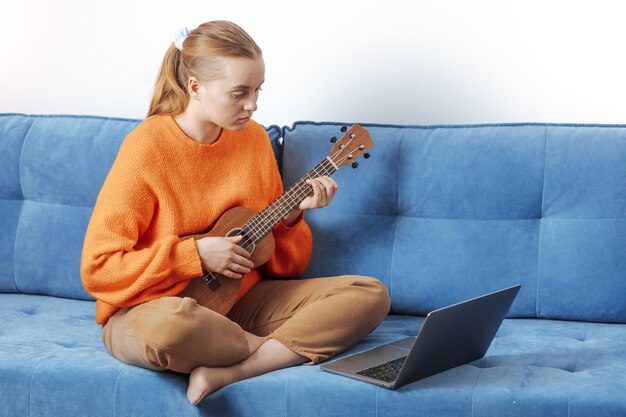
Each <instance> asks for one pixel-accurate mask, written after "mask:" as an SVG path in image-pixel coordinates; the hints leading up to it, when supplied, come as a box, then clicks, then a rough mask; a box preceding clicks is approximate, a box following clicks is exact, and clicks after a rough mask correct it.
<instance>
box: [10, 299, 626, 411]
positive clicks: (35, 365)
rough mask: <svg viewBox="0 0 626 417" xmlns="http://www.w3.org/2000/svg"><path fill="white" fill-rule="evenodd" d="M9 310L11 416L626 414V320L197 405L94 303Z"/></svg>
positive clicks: (411, 330) (563, 326)
mask: <svg viewBox="0 0 626 417" xmlns="http://www.w3.org/2000/svg"><path fill="white" fill-rule="evenodd" d="M0 317H2V321H0V404H2V407H0V416H3V417H4V416H6V417H8V416H16V417H17V416H20V417H21V416H25V415H30V416H32V417H36V416H70V415H80V416H85V417H88V416H99V417H100V416H108V415H135V416H168V415H170V416H171V415H176V416H197V415H201V416H210V415H219V416H254V417H260V416H272V417H273V416H276V415H299V416H319V415H326V416H330V415H337V416H339V415H354V412H355V410H358V414H359V415H364V416H368V415H371V416H376V415H385V416H387V415H389V416H394V415H397V416H404V415H409V414H411V413H416V412H418V411H419V415H423V416H447V415H450V416H452V415H454V416H503V415H524V416H545V415H555V416H560V415H563V416H567V415H569V416H591V415H594V416H596V415H602V416H616V417H617V416H623V415H625V414H626V399H625V398H624V396H623V395H622V394H623V392H626V379H625V378H624V376H623V375H624V374H625V373H626V325H619V324H601V323H583V322H567V321H551V320H537V319H507V320H505V321H504V323H503V325H502V327H501V328H500V330H499V332H498V334H497V335H496V338H495V339H494V341H493V343H492V345H491V347H490V348H489V351H488V352H487V355H486V356H485V357H484V358H483V359H480V360H478V361H475V362H473V363H471V364H469V365H464V366H461V367H458V368H455V369H452V370H449V371H447V372H444V373H441V374H438V375H435V376H433V377H431V378H427V379H424V380H422V381H417V382H415V383H412V384H409V385H406V386H404V387H402V388H401V389H399V390H397V391H390V390H387V389H384V388H380V387H376V386H374V385H370V384H366V383H363V382H360V381H355V380H352V379H349V378H344V377H341V376H337V375H334V374H330V373H326V372H324V371H322V370H321V369H320V368H319V366H318V365H315V366H299V367H294V368H288V369H283V370H280V371H276V372H271V373H269V374H265V375H262V376H259V377H256V378H252V379H249V380H245V381H242V382H239V383H236V384H233V385H230V386H228V387H226V388H224V389H221V390H219V391H217V392H215V393H214V394H212V395H210V396H208V397H207V398H206V399H205V400H203V401H202V403H201V404H200V405H199V407H198V408H196V407H194V406H192V405H190V404H189V402H188V401H187V398H186V388H187V376H186V375H182V374H175V373H171V372H162V373H158V372H153V371H148V370H145V369H141V368H137V367H133V366H128V365H125V364H122V363H121V362H118V361H117V360H116V359H114V358H113V357H112V356H111V355H110V354H109V353H108V352H107V351H106V350H105V348H104V347H103V345H102V342H101V338H100V337H101V336H100V327H98V326H96V325H94V322H93V320H94V303H93V302H91V301H82V300H70V299H61V298H55V297H50V296H36V295H24V294H0ZM422 323H423V318H421V317H414V316H400V315H393V316H389V317H388V318H387V319H386V320H385V321H384V322H383V323H382V324H381V325H380V326H379V327H378V328H377V329H376V330H375V331H374V332H373V333H371V334H370V335H368V336H366V337H365V338H364V339H363V340H362V341H361V342H360V343H359V344H357V345H356V346H354V347H353V348H352V349H350V350H348V351H347V352H344V353H343V354H341V355H340V357H343V356H346V355H348V354H351V353H355V352H360V351H363V350H365V349H369V348H372V347H375V346H378V345H380V344H383V343H387V342H391V341H393V340H398V339H401V338H404V337H406V336H413V335H416V334H417V333H418V331H419V329H420V327H421V325H422ZM598 398H602V401H600V402H599V400H598ZM599 403H600V404H601V409H599V408H598V407H599V405H598V404H599ZM417 404H419V410H416V409H415V407H416V405H417ZM568 412H569V414H568Z"/></svg>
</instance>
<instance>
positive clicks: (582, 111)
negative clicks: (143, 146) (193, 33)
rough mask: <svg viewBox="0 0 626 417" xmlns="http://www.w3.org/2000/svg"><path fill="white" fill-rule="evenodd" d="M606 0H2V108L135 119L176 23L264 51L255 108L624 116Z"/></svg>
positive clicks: (615, 29)
mask: <svg viewBox="0 0 626 417" xmlns="http://www.w3.org/2000/svg"><path fill="white" fill-rule="evenodd" d="M625 10H626V7H623V6H621V5H620V2H619V1H614V2H610V1H604V0H596V1H564V0H555V1H550V0H544V1H504V0H501V1H498V0H474V1H472V0H466V1H462V0H457V1H454V0H448V1H445V0H440V1H435V0H433V1H414V2H410V1H399V0H386V1H372V0H350V1H341V0H332V1H331V0H315V1H307V2H301V1H295V0H294V1H259V0H238V1H228V0H221V1H219V2H216V1H209V0H169V1H163V0H106V1H100V0H96V1H86V0H56V1H49V0H2V4H1V5H0V39H1V41H0V58H1V61H0V62H1V63H0V112H24V113H73V114H95V115H105V116H118V117H130V118H142V117H143V116H144V115H145V112H146V110H147V105H148V101H149V97H150V92H151V88H152V85H153V82H154V79H155V76H156V72H157V69H158V67H159V65H160V62H161V59H162V57H163V54H164V52H165V49H166V48H167V46H168V45H169V43H170V42H172V41H173V37H174V34H175V32H176V30H177V29H178V28H179V27H182V26H188V27H189V28H194V27H196V26H197V25H198V24H200V23H202V22H204V21H207V20H214V19H227V20H232V21H234V22H236V23H238V24H240V25H241V26H242V27H244V28H245V29H246V30H247V31H248V32H249V33H250V34H251V35H252V37H253V38H255V40H256V41H257V43H258V44H259V45H260V46H261V48H262V49H263V50H264V56H265V61H266V66H267V72H266V83H265V86H264V91H263V92H262V93H261V94H262V95H261V99H260V103H259V105H260V108H259V111H258V112H257V114H256V119H257V120H258V121H260V122H261V123H264V124H272V123H277V124H290V123H292V122H293V121H295V120H317V121H322V120H327V121H345V122H356V121H359V122H376V123H412V124H441V123H444V124H448V123H450V124H454V123H491V122H526V121H531V122H575V123H626V81H625V78H626V53H625V51H626V45H625V41H626V23H625V17H626V15H625V13H624V11H625Z"/></svg>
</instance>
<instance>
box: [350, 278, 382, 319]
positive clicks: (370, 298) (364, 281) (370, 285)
mask: <svg viewBox="0 0 626 417" xmlns="http://www.w3.org/2000/svg"><path fill="white" fill-rule="evenodd" d="M352 285H353V286H356V287H358V288H360V289H361V296H360V298H361V302H362V303H363V306H364V308H366V309H367V312H368V313H370V314H371V315H372V316H375V317H378V318H379V320H380V321H382V320H383V319H384V318H385V317H386V316H387V314H388V313H389V310H390V308H391V297H390V296H389V291H387V287H385V284H383V283H382V282H381V281H379V280H378V279H376V278H373V277H367V276H353V284H352Z"/></svg>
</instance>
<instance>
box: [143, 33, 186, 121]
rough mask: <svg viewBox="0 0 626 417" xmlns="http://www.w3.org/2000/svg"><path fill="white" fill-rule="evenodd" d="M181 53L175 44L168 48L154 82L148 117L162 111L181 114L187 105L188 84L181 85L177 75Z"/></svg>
mask: <svg viewBox="0 0 626 417" xmlns="http://www.w3.org/2000/svg"><path fill="white" fill-rule="evenodd" d="M181 54H182V52H181V51H179V50H178V49H176V46H175V45H174V44H172V45H171V46H170V47H169V48H168V49H167V52H166V53H165V57H164V58H163V63H161V68H160V69H159V75H158V76H157V80H156V83H155V84H154V92H153V94H152V100H150V109H149V110H148V117H150V116H154V115H155V114H160V113H168V114H173V115H176V114H180V113H182V112H183V111H184V110H185V108H186V107H187V86H181V85H180V84H179V80H178V76H177V73H178V66H179V62H180V56H181Z"/></svg>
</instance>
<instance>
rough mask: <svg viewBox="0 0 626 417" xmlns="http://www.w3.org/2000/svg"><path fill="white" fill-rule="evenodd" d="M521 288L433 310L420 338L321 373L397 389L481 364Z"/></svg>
mask: <svg viewBox="0 0 626 417" xmlns="http://www.w3.org/2000/svg"><path fill="white" fill-rule="evenodd" d="M520 288H521V285H514V286H512V287H509V288H504V289H502V290H499V291H495V292H492V293H489V294H485V295H482V296H480V297H476V298H472V299H470V300H467V301H462V302H460V303H457V304H453V305H450V306H448V307H443V308H440V309H437V310H434V311H431V312H430V313H428V315H427V316H426V320H424V324H423V325H422V328H421V329H420V331H419V333H418V335H417V337H407V338H405V339H402V340H398V341H396V342H393V343H390V344H387V345H383V346H380V347H377V348H374V349H372V350H369V351H366V352H362V353H358V354H356V355H352V356H348V357H346V358H342V359H338V360H335V361H333V362H329V363H327V364H323V365H321V368H322V369H323V370H324V371H327V372H332V373H335V374H339V375H343V376H347V377H350V378H355V379H358V380H360V381H365V382H369V383H371V384H376V385H380V386H382V387H385V388H390V389H395V388H399V387H401V386H403V385H406V384H410V383H411V382H414V381H417V380H420V379H423V378H426V377H429V376H431V375H434V374H437V373H440V372H443V371H446V370H448V369H451V368H454V367H456V366H459V365H464V364H467V363H469V362H472V361H475V360H477V359H480V358H482V357H483V356H485V353H487V349H489V346H490V345H491V342H492V340H493V338H494V337H495V335H496V332H497V331H498V329H499V328H500V325H501V324H502V320H504V316H505V315H506V313H507V312H508V311H509V308H510V307H511V304H512V303H513V300H514V299H515V297H516V296H517V293H518V292H519V290H520Z"/></svg>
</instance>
